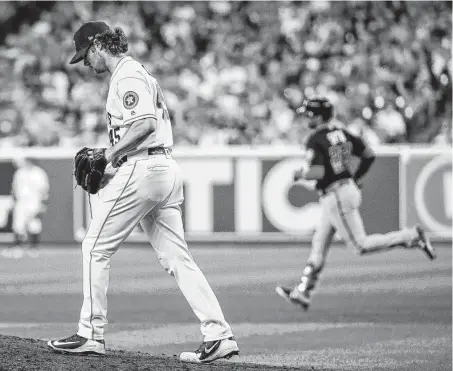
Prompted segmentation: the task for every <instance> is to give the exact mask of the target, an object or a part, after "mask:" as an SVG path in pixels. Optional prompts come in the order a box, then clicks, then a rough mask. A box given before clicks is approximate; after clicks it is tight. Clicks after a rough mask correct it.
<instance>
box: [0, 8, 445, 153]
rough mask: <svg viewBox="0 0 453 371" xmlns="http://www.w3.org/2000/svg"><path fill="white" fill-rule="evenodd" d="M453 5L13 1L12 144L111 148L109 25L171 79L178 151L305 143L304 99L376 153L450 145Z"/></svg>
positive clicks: (5, 138) (9, 12)
mask: <svg viewBox="0 0 453 371" xmlns="http://www.w3.org/2000/svg"><path fill="white" fill-rule="evenodd" d="M451 4H452V3H451V2H442V1H435V2H404V1H393V2H391V1H386V2H380V1H379V2H378V1H375V2H356V1H354V2H336V1H335V2H334V1H332V2H329V1H311V2H309V1H306V2H228V1H211V2H124V3H123V2H117V1H115V2H95V1H84V2H33V3H31V2H30V3H29V2H24V1H21V2H1V3H0V23H1V25H0V43H1V44H0V64H1V66H0V67H1V68H0V81H1V84H0V95H1V97H0V108H1V113H2V114H1V117H0V147H4V146H65V147H70V146H74V147H81V146H84V145H98V146H106V145H107V144H108V137H107V131H106V122H105V100H106V96H107V89H108V79H109V76H107V75H105V76H95V74H94V72H92V71H91V70H89V69H88V68H86V67H84V66H83V63H79V64H77V65H69V64H68V61H69V59H70V58H71V56H72V54H73V52H74V45H73V40H72V37H73V34H74V32H75V30H77V28H78V27H80V25H81V24H82V23H83V22H86V21H89V20H93V19H100V20H104V21H106V22H107V23H108V24H109V25H110V26H111V27H121V28H122V29H123V30H124V31H125V33H126V35H128V40H129V51H130V53H129V54H130V55H132V56H133V57H135V58H137V59H138V60H140V62H142V63H143V64H144V65H145V67H147V69H148V70H149V71H150V72H151V73H153V74H154V75H155V76H156V78H157V79H158V81H159V82H160V84H161V86H162V89H163V91H164V96H165V98H166V101H167V106H168V107H169V110H170V114H171V116H172V122H173V126H174V137H175V144H180V145H199V146H207V145H232V144H248V145H262V144H264V145H266V144H280V145H281V144H283V145H285V144H298V143H301V142H302V141H303V140H304V136H305V135H306V131H305V130H304V129H303V122H301V120H300V118H298V117H296V116H295V108H297V107H298V106H299V105H300V104H301V102H302V100H303V99H304V98H305V97H311V96H315V95H324V96H327V97H328V98H330V99H331V100H332V102H333V103H334V104H335V106H336V120H338V121H339V122H341V123H342V124H343V125H345V126H347V127H349V128H350V130H351V131H353V132H355V133H356V134H358V135H361V136H363V137H364V138H365V139H366V140H367V141H369V142H370V143H371V144H379V143H429V144H445V145H451V128H452V97H451V89H452V82H451V76H452V71H451V29H452V24H451V21H452V20H451V10H452V9H451V6H452V5H451Z"/></svg>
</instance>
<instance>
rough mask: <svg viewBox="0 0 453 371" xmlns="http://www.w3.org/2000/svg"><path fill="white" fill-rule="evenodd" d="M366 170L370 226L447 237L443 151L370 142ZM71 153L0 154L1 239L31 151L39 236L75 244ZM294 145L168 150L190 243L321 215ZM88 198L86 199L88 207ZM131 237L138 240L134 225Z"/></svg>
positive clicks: (310, 224)
mask: <svg viewBox="0 0 453 371" xmlns="http://www.w3.org/2000/svg"><path fill="white" fill-rule="evenodd" d="M375 150H376V153H377V155H378V156H377V161H376V163H375V165H374V166H373V168H372V170H371V171H370V174H369V176H367V177H366V179H365V183H364V188H363V204H362V215H363V219H364V223H365V227H366V229H367V231H368V232H369V233H378V232H388V231H391V230H395V229H398V228H400V227H404V226H410V225H413V224H415V223H420V224H421V225H423V226H424V227H425V228H426V229H427V230H428V231H429V232H430V234H431V235H432V236H433V237H435V238H439V239H447V240H451V234H452V228H451V225H452V202H453V201H452V175H451V174H452V151H451V148H441V149H437V148H413V147H380V148H376V149H375ZM76 151H77V150H76V149H72V150H61V149H49V148H33V149H21V150H17V151H14V150H9V151H8V153H6V152H5V151H3V152H2V151H0V174H1V177H0V241H5V242H7V241H10V240H12V234H11V210H12V206H13V202H12V198H11V196H10V189H11V182H12V176H13V173H14V165H13V159H14V158H15V157H16V156H20V155H28V156H31V157H38V158H39V159H40V164H41V166H42V167H43V168H44V170H45V171H46V172H47V174H48V176H49V179H50V203H49V207H48V211H47V213H46V214H45V215H44V219H43V236H42V239H43V242H50V243H66V242H67V243H70V242H74V241H80V240H81V239H83V236H84V235H85V231H86V227H87V225H89V222H90V206H89V203H88V197H87V195H86V193H84V192H83V191H82V190H81V188H80V187H77V188H76V187H75V184H74V180H73V177H72V158H73V156H74V154H75V152H76ZM303 155H304V153H303V151H302V150H300V149H299V148H288V147H285V148H276V147H259V148H248V147H237V148H235V147H226V148H224V149H222V148H218V149H214V150H203V149H199V148H176V149H175V151H174V157H175V158H176V159H177V160H178V162H179V164H180V165H181V168H182V170H183V173H184V177H185V178H184V184H185V185H184V192H185V202H184V205H183V212H184V225H185V230H186V236H187V239H188V240H189V241H219V242H220V241H225V242H229V241H231V242H235V241H241V242H242V241H257V242H260V241H263V242H273V241H275V242H277V241H282V242H283V241H284V242H287V241H307V240H309V239H310V237H311V235H312V233H313V230H314V228H315V225H316V223H317V221H318V220H319V217H320V207H319V205H318V203H317V199H318V197H317V194H316V192H314V191H312V190H309V189H307V188H305V187H304V186H303V185H301V184H293V182H292V175H293V172H294V170H296V169H297V168H298V167H299V166H300V163H301V161H302V158H303ZM96 203H97V197H96V196H92V197H91V206H92V207H96ZM129 240H130V241H145V238H144V235H143V233H142V232H141V231H140V229H139V228H137V229H136V230H135V231H134V232H133V234H132V235H131V236H130V238H129Z"/></svg>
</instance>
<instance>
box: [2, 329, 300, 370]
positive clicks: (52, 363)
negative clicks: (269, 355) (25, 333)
mask: <svg viewBox="0 0 453 371" xmlns="http://www.w3.org/2000/svg"><path fill="white" fill-rule="evenodd" d="M44 370H45V371H85V370H90V371H93V370H96V371H145V370H149V371H166V370H168V371H179V370H181V371H183V370H184V371H190V370H216V371H236V370H238V371H261V370H273V371H278V370H286V371H289V370H300V369H295V368H287V367H270V366H265V365H251V364H243V363H236V362H233V361H222V362H218V363H214V364H210V365H197V364H188V363H182V362H180V361H179V360H178V358H177V357H156V356H153V355H151V354H148V353H140V352H127V351H122V350H111V349H107V355H106V356H72V355H64V354H58V353H55V352H53V351H52V350H50V349H49V348H48V347H47V344H46V343H45V342H44V341H42V340H37V339H24V338H20V337H16V336H5V335H0V371H44Z"/></svg>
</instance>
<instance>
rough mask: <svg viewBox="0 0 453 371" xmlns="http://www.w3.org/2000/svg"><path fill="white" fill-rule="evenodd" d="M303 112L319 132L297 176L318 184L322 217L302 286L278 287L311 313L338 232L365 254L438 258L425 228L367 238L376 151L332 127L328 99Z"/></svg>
mask: <svg viewBox="0 0 453 371" xmlns="http://www.w3.org/2000/svg"><path fill="white" fill-rule="evenodd" d="M297 113H298V114H300V115H303V116H306V117H307V118H308V127H309V128H310V129H312V130H314V132H313V133H312V134H311V135H310V136H309V138H308V140H307V145H306V147H307V148H306V150H307V164H306V166H305V167H304V168H303V169H301V170H298V171H296V173H295V174H294V180H295V181H298V180H300V179H302V180H303V181H314V182H315V187H316V189H317V191H318V193H319V195H320V204H321V209H322V216H321V218H320V220H319V225H318V226H317V228H316V231H315V233H314V236H313V240H312V247H311V251H310V256H309V258H308V261H307V264H306V266H305V268H304V270H303V272H302V278H301V281H302V282H301V283H300V284H298V285H296V287H295V288H294V289H289V288H287V287H283V286H277V288H276V291H277V294H278V295H280V296H282V297H283V298H285V299H286V300H287V301H289V302H290V303H293V304H297V305H300V306H301V307H302V308H303V309H305V310H307V309H308V307H309V306H310V303H311V298H310V294H311V292H312V290H313V289H314V288H315V285H316V281H317V280H318V276H319V274H320V272H321V270H322V269H323V266H324V262H325V259H326V256H327V253H328V250H329V247H330V245H331V243H332V239H333V237H334V234H335V232H338V234H339V235H340V236H341V237H342V239H343V240H344V241H345V242H346V243H347V245H349V246H351V247H353V248H354V249H355V251H356V252H357V253H358V254H360V255H365V254H370V253H375V252H380V251H389V250H392V249H394V248H419V249H421V250H422V251H424V252H425V253H426V255H427V256H428V258H429V259H431V260H432V259H435V257H436V253H435V251H434V249H433V247H432V246H431V243H430V241H429V240H428V238H427V237H426V235H425V232H424V231H423V229H422V228H421V227H419V226H416V227H414V228H411V229H403V230H400V231H395V232H390V233H387V234H373V235H367V234H366V232H365V228H364V226H363V221H362V217H361V215H360V212H359V207H360V204H361V201H362V195H361V191H360V184H361V179H362V177H363V176H364V175H365V174H366V173H367V172H368V170H369V169H370V167H371V165H372V164H373V161H374V154H373V152H372V151H371V149H370V148H369V147H367V146H366V145H365V144H364V142H363V141H362V140H361V139H360V138H358V137H355V136H353V135H351V134H350V133H349V132H347V131H346V130H344V129H342V128H340V127H338V126H336V125H335V124H333V123H332V122H331V118H332V117H333V106H332V104H331V103H330V102H329V101H328V100H327V99H324V98H317V99H311V100H305V101H304V103H303V105H302V107H300V108H298V109H297ZM352 156H356V157H359V158H360V163H359V166H358V168H357V170H356V171H355V173H354V174H352V173H351V170H350V167H351V166H350V164H351V158H352Z"/></svg>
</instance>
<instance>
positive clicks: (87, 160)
mask: <svg viewBox="0 0 453 371" xmlns="http://www.w3.org/2000/svg"><path fill="white" fill-rule="evenodd" d="M106 166H107V160H106V158H105V148H87V147H84V148H82V149H81V150H80V151H79V152H77V154H76V155H75V157H74V176H75V179H76V181H77V184H78V185H79V186H81V187H82V188H83V189H84V190H85V191H87V192H88V193H91V194H95V193H98V191H99V189H100V188H101V181H102V177H103V176H104V173H105V168H106Z"/></svg>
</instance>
